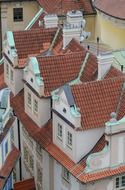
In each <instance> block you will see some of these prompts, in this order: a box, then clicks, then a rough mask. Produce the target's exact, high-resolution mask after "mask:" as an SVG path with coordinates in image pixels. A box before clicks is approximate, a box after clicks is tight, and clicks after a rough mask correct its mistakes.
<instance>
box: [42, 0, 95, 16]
mask: <svg viewBox="0 0 125 190" xmlns="http://www.w3.org/2000/svg"><path fill="white" fill-rule="evenodd" d="M38 2H39V4H40V5H41V6H42V7H43V8H44V10H45V11H46V12H47V13H49V14H50V13H54V14H58V15H65V14H66V13H67V11H71V10H82V11H83V12H84V14H91V13H94V12H95V11H94V9H93V6H92V2H91V0H79V1H73V0H38Z"/></svg>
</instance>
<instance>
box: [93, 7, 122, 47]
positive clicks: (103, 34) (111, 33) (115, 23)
mask: <svg viewBox="0 0 125 190" xmlns="http://www.w3.org/2000/svg"><path fill="white" fill-rule="evenodd" d="M97 36H98V37H99V38H100V42H102V43H105V44H108V45H109V46H110V47H111V48H112V49H114V50H116V49H120V48H124V47H125V21H124V20H120V19H117V18H113V17H111V16H108V15H106V14H104V13H102V12H100V11H97V16H96V27H95V39H96V38H97Z"/></svg>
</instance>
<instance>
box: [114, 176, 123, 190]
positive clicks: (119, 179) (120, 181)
mask: <svg viewBox="0 0 125 190" xmlns="http://www.w3.org/2000/svg"><path fill="white" fill-rule="evenodd" d="M115 183H116V184H115V186H116V189H119V188H122V187H125V176H119V177H117V178H116V181H115Z"/></svg>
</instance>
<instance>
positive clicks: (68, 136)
mask: <svg viewBox="0 0 125 190" xmlns="http://www.w3.org/2000/svg"><path fill="white" fill-rule="evenodd" d="M67 146H68V147H69V148H70V149H72V133H71V132H69V131H68V132H67Z"/></svg>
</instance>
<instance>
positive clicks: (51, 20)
mask: <svg viewBox="0 0 125 190" xmlns="http://www.w3.org/2000/svg"><path fill="white" fill-rule="evenodd" d="M44 25H45V28H57V27H58V17H57V15H56V14H49V15H45V16H44Z"/></svg>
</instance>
